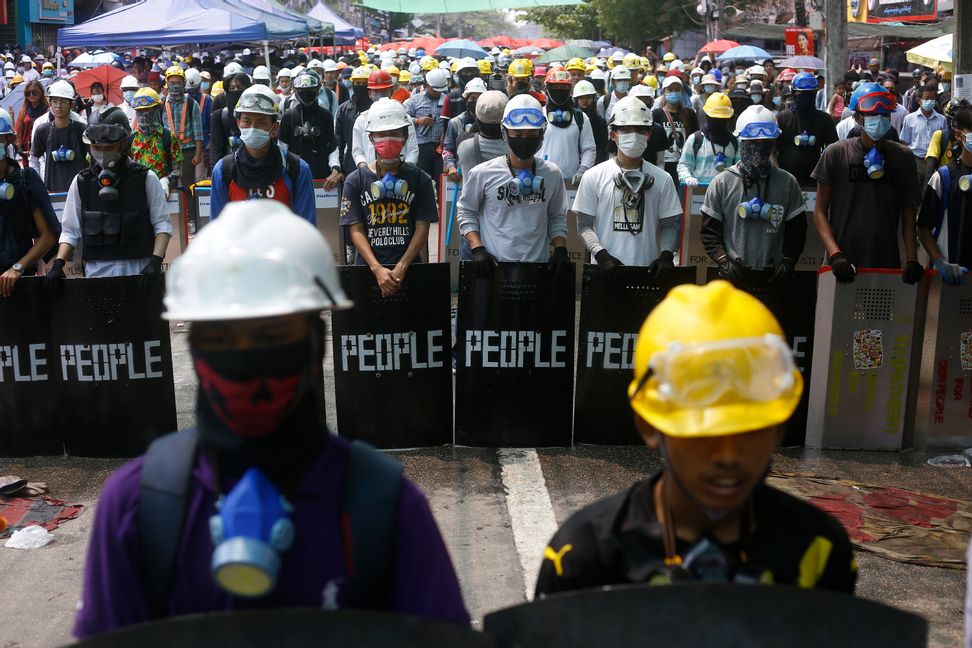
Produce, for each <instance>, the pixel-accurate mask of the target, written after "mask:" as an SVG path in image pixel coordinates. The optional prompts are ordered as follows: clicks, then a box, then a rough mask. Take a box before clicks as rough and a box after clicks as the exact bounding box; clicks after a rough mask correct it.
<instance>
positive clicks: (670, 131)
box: [652, 74, 699, 186]
mask: <svg viewBox="0 0 972 648" xmlns="http://www.w3.org/2000/svg"><path fill="white" fill-rule="evenodd" d="M662 90H663V91H664V94H663V95H662V97H661V107H660V108H656V109H655V111H654V114H653V116H652V118H653V119H654V121H655V122H657V123H659V124H661V125H662V127H663V128H664V129H665V134H666V135H667V136H668V148H667V149H666V150H665V171H667V172H668V174H669V175H670V176H672V182H674V183H675V184H676V186H677V185H678V182H679V180H678V161H679V160H680V159H681V157H682V150H683V149H684V146H685V140H686V139H687V138H688V136H689V135H691V134H692V133H694V132H695V131H697V130H698V129H699V127H698V122H697V120H696V119H695V113H693V112H692V110H691V109H690V108H688V107H686V106H684V105H683V104H682V100H683V97H682V81H681V78H680V77H679V76H678V75H677V74H676V75H672V76H667V77H665V81H664V82H663V83H662Z"/></svg>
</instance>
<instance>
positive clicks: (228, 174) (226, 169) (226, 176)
mask: <svg viewBox="0 0 972 648" xmlns="http://www.w3.org/2000/svg"><path fill="white" fill-rule="evenodd" d="M235 164H236V159H235V158H234V156H233V154H232V153H227V154H226V155H224V156H223V175H222V180H223V184H224V185H226V190H227V191H229V186H230V183H231V182H233V170H234V165H235ZM213 166H214V168H215V165H213Z"/></svg>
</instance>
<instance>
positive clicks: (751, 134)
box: [615, 106, 780, 140]
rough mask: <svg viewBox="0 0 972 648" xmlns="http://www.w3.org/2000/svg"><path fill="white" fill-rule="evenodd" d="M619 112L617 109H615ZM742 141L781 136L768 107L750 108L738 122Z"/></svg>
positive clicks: (737, 126)
mask: <svg viewBox="0 0 972 648" xmlns="http://www.w3.org/2000/svg"><path fill="white" fill-rule="evenodd" d="M615 110H617V108H615ZM733 134H734V135H735V136H736V137H738V138H739V139H740V140H772V139H776V138H777V137H779V135H780V127H779V126H778V125H777V123H776V115H774V114H773V111H771V110H770V109H769V108H767V107H766V106H750V107H748V108H746V110H744V111H742V113H741V114H740V115H739V118H738V119H737V120H736V132H735V133H733Z"/></svg>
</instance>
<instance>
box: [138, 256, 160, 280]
mask: <svg viewBox="0 0 972 648" xmlns="http://www.w3.org/2000/svg"><path fill="white" fill-rule="evenodd" d="M141 274H143V275H158V274H162V257H160V256H158V255H155V254H153V255H152V256H151V257H149V262H148V263H146V264H145V267H144V268H142V272H141Z"/></svg>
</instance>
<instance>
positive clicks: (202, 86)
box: [199, 81, 209, 92]
mask: <svg viewBox="0 0 972 648" xmlns="http://www.w3.org/2000/svg"><path fill="white" fill-rule="evenodd" d="M199 89H200V90H202V91H203V92H209V81H203V82H202V83H200V84H199Z"/></svg>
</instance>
